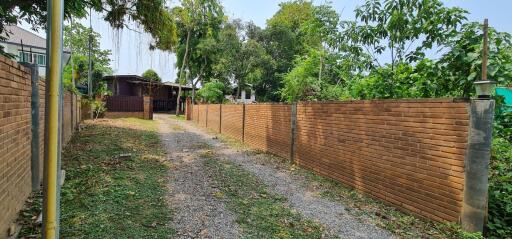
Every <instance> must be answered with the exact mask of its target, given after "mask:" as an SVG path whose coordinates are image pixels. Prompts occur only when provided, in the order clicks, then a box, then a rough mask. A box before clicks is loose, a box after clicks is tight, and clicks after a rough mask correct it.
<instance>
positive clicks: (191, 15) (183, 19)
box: [171, 0, 224, 86]
mask: <svg viewBox="0 0 512 239" xmlns="http://www.w3.org/2000/svg"><path fill="white" fill-rule="evenodd" d="M171 14H172V16H173V18H174V22H176V24H177V27H178V29H179V31H178V37H179V39H178V44H177V48H176V57H177V62H176V65H177V66H179V67H180V70H179V72H178V76H179V77H178V81H179V82H180V83H182V84H184V83H187V82H192V84H193V85H194V86H196V85H197V84H198V83H199V82H201V83H205V82H203V80H205V79H206V81H208V80H209V79H210V78H211V77H212V76H213V74H212V65H213V56H214V55H215V54H214V53H215V50H216V41H217V39H218V35H219V31H220V28H221V24H222V23H223V21H224V12H223V9H222V5H221V4H220V2H219V1H218V0H182V1H181V6H178V7H175V8H173V9H172V10H171Z"/></svg>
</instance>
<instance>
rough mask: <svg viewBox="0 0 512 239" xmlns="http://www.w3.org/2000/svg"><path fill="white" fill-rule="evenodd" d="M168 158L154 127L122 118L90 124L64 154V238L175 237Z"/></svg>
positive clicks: (143, 122) (149, 123) (62, 234)
mask: <svg viewBox="0 0 512 239" xmlns="http://www.w3.org/2000/svg"><path fill="white" fill-rule="evenodd" d="M120 155H124V156H123V157H120ZM164 156H165V151H164V150H163V149H162V147H161V142H160V139H159V137H158V134H157V132H156V127H155V124H154V123H153V122H150V121H144V120H138V119H118V120H111V121H107V122H106V123H101V122H100V123H91V124H89V125H87V127H86V128H85V130H83V131H81V132H80V133H78V135H76V136H75V137H73V139H72V141H71V142H70V144H69V145H68V147H66V149H65V152H64V155H63V168H64V169H66V183H65V184H64V186H63V188H62V199H61V208H62V212H61V218H62V220H61V237H63V238H169V237H170V236H172V235H173V230H172V228H171V227H170V225H169V223H170V222H171V211H170V209H169V207H168V205H167V202H166V194H167V189H166V184H167V177H168V166H167V165H166V162H165V157H164Z"/></svg>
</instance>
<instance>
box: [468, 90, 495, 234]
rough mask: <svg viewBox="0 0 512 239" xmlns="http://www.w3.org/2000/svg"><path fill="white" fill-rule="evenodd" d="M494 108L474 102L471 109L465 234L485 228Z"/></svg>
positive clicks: (484, 101)
mask: <svg viewBox="0 0 512 239" xmlns="http://www.w3.org/2000/svg"><path fill="white" fill-rule="evenodd" d="M494 104H495V102H494V100H482V99H475V100H472V101H471V105H470V112H469V114H470V123H469V134H468V149H467V154H466V160H465V176H464V179H465V182H464V201H463V205H462V213H461V225H462V228H463V229H464V230H465V231H468V232H482V231H483V228H484V224H485V217H486V214H487V190H488V187H489V183H488V177H489V162H490V158H491V143H492V128H493V119H494Z"/></svg>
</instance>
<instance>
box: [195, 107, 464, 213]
mask: <svg viewBox="0 0 512 239" xmlns="http://www.w3.org/2000/svg"><path fill="white" fill-rule="evenodd" d="M208 107H209V108H208V110H209V112H208V119H206V105H201V107H196V109H195V111H194V112H195V115H196V116H199V118H200V119H199V125H202V126H204V125H205V123H204V122H206V121H207V120H208V124H210V123H211V122H213V120H210V119H209V117H210V114H211V112H210V111H211V109H212V107H216V106H212V105H209V106H208ZM243 108H244V106H243V105H223V106H222V112H221V114H222V117H221V120H222V124H221V126H222V133H223V134H225V135H228V136H231V137H233V138H237V139H241V138H242V135H244V141H245V143H247V144H248V145H249V146H251V147H253V148H256V149H261V150H264V151H267V152H270V153H273V154H276V155H279V156H281V157H284V158H289V157H290V153H291V143H292V134H291V127H292V123H291V117H292V106H291V105H287V104H249V105H245V121H244V119H243V115H244V111H243ZM468 110H469V103H467V102H455V101H454V100H452V99H421V100H380V101H379V100H375V101H346V102H308V103H299V104H297V112H296V131H295V132H296V133H295V141H294V145H295V147H294V153H293V156H294V157H293V158H294V161H295V162H296V163H297V164H298V165H300V166H302V167H305V168H308V169H311V170H313V171H315V172H317V173H319V174H322V175H324V176H327V177H330V178H333V179H335V180H337V181H340V182H342V183H344V184H346V185H348V186H351V187H354V188H356V189H358V190H359V191H362V192H364V193H367V194H370V195H372V196H375V197H377V198H380V199H381V200H383V201H385V202H387V203H390V204H393V205H395V206H396V207H397V208H399V209H402V210H405V211H409V212H412V213H415V214H417V215H420V216H423V217H427V218H430V219H433V220H437V221H455V222H456V221H458V220H459V217H460V214H461V209H462V203H463V188H464V160H465V154H466V147H467V142H468V132H469V126H468V125H469V112H468ZM244 122H245V124H244ZM242 132H244V134H243V133H242Z"/></svg>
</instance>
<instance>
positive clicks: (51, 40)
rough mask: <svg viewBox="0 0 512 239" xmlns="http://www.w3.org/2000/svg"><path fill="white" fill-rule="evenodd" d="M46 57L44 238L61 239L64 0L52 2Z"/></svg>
mask: <svg viewBox="0 0 512 239" xmlns="http://www.w3.org/2000/svg"><path fill="white" fill-rule="evenodd" d="M47 8H48V29H47V32H46V36H47V37H46V38H47V40H46V54H47V56H48V57H49V64H47V68H46V72H47V76H48V81H47V83H46V92H47V96H46V110H45V114H46V115H45V151H44V152H45V161H44V183H43V185H44V187H43V238H45V239H57V238H59V213H60V209H59V195H60V186H59V171H60V162H59V161H60V157H61V134H60V133H61V132H60V131H61V128H60V127H61V126H60V125H61V124H60V123H61V119H62V35H63V34H62V29H63V18H64V0H49V1H48V6H47Z"/></svg>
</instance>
